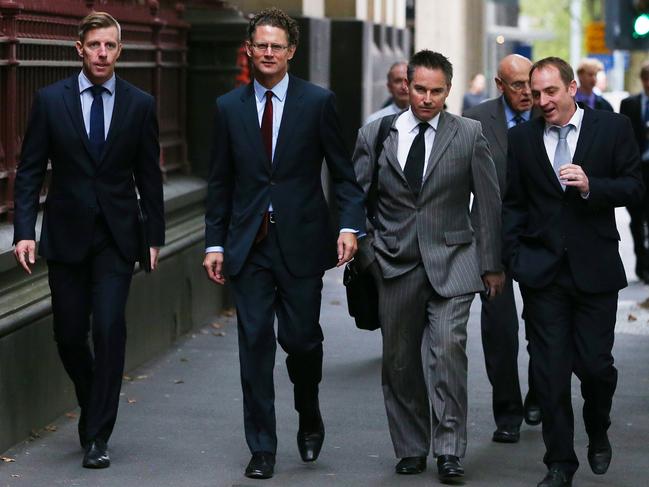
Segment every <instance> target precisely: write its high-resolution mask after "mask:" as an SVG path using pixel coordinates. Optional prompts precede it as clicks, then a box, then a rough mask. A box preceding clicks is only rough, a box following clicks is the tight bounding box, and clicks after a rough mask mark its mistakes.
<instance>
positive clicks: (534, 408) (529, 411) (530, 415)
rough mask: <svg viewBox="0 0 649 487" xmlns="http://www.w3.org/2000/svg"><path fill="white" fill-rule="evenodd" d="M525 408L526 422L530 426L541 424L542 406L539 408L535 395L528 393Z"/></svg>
mask: <svg viewBox="0 0 649 487" xmlns="http://www.w3.org/2000/svg"><path fill="white" fill-rule="evenodd" d="M523 408H524V409H525V422H526V423H527V424H529V425H530V426H536V425H537V424H541V419H542V418H541V406H539V403H538V402H537V401H536V398H535V397H534V395H533V394H530V393H529V392H528V393H527V396H525V402H524V403H523Z"/></svg>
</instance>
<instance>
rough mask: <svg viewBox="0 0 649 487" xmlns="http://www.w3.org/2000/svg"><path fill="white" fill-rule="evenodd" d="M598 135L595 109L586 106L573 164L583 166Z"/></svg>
mask: <svg viewBox="0 0 649 487" xmlns="http://www.w3.org/2000/svg"><path fill="white" fill-rule="evenodd" d="M596 135H597V117H596V116H595V113H594V111H593V110H591V109H589V108H584V117H583V118H582V120H581V128H580V129H579V139H577V147H576V148H575V155H574V156H573V158H572V161H573V162H572V163H573V164H577V165H579V166H582V165H583V164H584V162H586V154H587V153H588V149H589V148H590V146H591V144H592V143H593V140H595V137H596Z"/></svg>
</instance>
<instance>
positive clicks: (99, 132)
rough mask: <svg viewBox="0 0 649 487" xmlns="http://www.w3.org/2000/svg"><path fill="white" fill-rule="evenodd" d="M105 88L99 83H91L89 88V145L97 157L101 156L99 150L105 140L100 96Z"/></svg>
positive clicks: (102, 106)
mask: <svg viewBox="0 0 649 487" xmlns="http://www.w3.org/2000/svg"><path fill="white" fill-rule="evenodd" d="M105 90H106V88H104V87H103V86H101V85H93V86H92V87H91V88H90V91H91V92H92V96H93V100H92V106H91V107H90V133H89V134H88V138H89V139H90V145H91V146H92V148H93V149H94V150H95V156H96V157H97V159H99V158H100V157H101V152H102V151H103V150H104V142H105V141H106V135H105V132H104V100H103V99H102V96H101V95H102V93H103V92H104V91H105Z"/></svg>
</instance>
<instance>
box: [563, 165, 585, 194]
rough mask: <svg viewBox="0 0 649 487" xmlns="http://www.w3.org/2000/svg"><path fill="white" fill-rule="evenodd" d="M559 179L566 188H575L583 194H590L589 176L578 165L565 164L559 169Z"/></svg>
mask: <svg viewBox="0 0 649 487" xmlns="http://www.w3.org/2000/svg"><path fill="white" fill-rule="evenodd" d="M559 179H560V180H561V182H562V183H563V184H565V185H566V186H574V187H575V188H577V189H578V190H579V192H580V193H582V194H587V193H589V192H590V186H589V185H588V176H586V173H585V172H584V170H583V169H582V168H581V166H578V165H577V164H564V165H563V166H561V167H560V168H559Z"/></svg>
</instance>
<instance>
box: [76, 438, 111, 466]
mask: <svg viewBox="0 0 649 487" xmlns="http://www.w3.org/2000/svg"><path fill="white" fill-rule="evenodd" d="M82 465H83V466H84V467H85V468H108V467H110V457H109V456H108V446H107V445H106V442H105V441H102V440H99V439H95V440H92V441H90V442H89V443H88V446H86V454H85V455H84V456H83V463H82Z"/></svg>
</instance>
